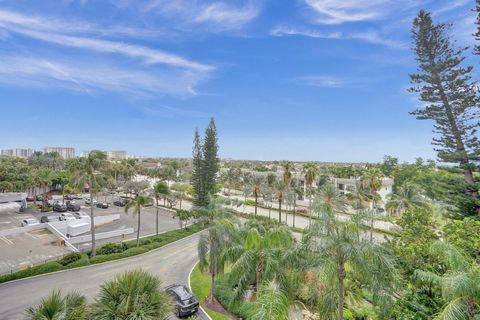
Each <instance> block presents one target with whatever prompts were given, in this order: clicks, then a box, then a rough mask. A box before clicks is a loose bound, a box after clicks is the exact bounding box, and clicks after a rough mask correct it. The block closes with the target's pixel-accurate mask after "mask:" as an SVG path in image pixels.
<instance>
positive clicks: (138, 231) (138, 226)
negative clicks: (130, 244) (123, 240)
mask: <svg viewBox="0 0 480 320" xmlns="http://www.w3.org/2000/svg"><path fill="white" fill-rule="evenodd" d="M139 245H140V208H138V223H137V247H138V246H139Z"/></svg>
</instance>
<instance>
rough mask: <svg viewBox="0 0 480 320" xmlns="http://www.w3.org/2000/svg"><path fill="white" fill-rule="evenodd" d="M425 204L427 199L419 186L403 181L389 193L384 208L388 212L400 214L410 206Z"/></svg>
mask: <svg viewBox="0 0 480 320" xmlns="http://www.w3.org/2000/svg"><path fill="white" fill-rule="evenodd" d="M426 204H427V200H426V198H425V197H424V196H423V192H422V190H421V189H420V187H418V186H417V185H415V184H411V183H405V184H404V185H402V186H400V187H398V188H397V190H396V191H395V192H394V193H392V194H391V195H390V199H389V200H388V202H387V205H386V209H387V211H389V212H392V211H396V212H398V213H400V214H401V213H403V212H405V211H406V210H408V209H410V208H412V207H423V206H425V205H426Z"/></svg>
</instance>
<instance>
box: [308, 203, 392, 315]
mask: <svg viewBox="0 0 480 320" xmlns="http://www.w3.org/2000/svg"><path fill="white" fill-rule="evenodd" d="M314 208H322V209H323V210H322V211H321V212H319V214H320V219H319V220H318V221H317V223H315V224H313V225H312V226H311V227H309V228H308V230H307V233H306V235H305V236H304V239H303V245H304V247H305V248H308V250H311V251H312V252H313V253H314V256H316V259H317V261H318V262H317V264H318V267H319V274H321V275H322V277H321V280H322V286H323V287H324V290H323V294H322V295H321V297H320V299H321V302H320V306H319V309H320V310H319V311H320V313H321V314H325V315H332V314H336V316H337V319H339V320H342V319H343V312H344V307H345V293H346V289H345V282H346V280H347V278H348V277H349V272H348V269H351V270H352V271H351V272H352V273H354V275H355V281H359V282H360V283H361V285H362V287H363V288H366V289H370V295H371V302H373V303H386V302H388V300H389V299H390V298H389V297H391V294H392V292H393V288H394V286H395V283H396V280H397V278H398V276H397V273H396V269H395V263H394V259H393V256H392V255H391V254H390V253H389V252H388V251H387V250H386V248H385V247H383V246H381V245H377V244H375V243H373V242H370V241H367V240H365V239H364V238H363V237H362V235H361V224H362V219H363V216H361V215H359V214H357V215H354V216H353V217H352V218H351V219H350V220H349V221H347V222H343V221H339V220H338V219H337V218H336V215H335V213H334V211H333V207H332V206H328V205H327V206H325V205H323V204H322V205H317V206H315V205H314ZM347 267H348V269H347ZM335 305H336V308H335V307H334V306H335ZM335 309H336V310H335Z"/></svg>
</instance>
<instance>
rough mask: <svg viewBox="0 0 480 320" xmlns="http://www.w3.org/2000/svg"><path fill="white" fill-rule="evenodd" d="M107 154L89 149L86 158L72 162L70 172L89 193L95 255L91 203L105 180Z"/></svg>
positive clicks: (93, 231) (93, 234) (93, 230)
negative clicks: (85, 186) (86, 186)
mask: <svg viewBox="0 0 480 320" xmlns="http://www.w3.org/2000/svg"><path fill="white" fill-rule="evenodd" d="M108 165H109V163H108V161H107V154H106V153H105V152H102V151H98V150H94V151H91V152H90V153H89V154H88V156H87V157H86V158H79V159H78V160H77V161H76V162H75V163H73V164H72V167H71V168H70V169H71V171H72V172H71V174H72V180H73V181H74V182H75V183H76V185H77V186H82V187H83V186H84V185H85V184H88V186H89V193H90V232H91V234H92V252H91V255H92V256H95V255H96V253H97V251H96V243H95V214H94V208H95V206H94V205H93V196H94V195H95V194H96V192H97V191H98V190H99V189H100V188H101V185H102V183H103V182H105V173H106V172H107V170H108Z"/></svg>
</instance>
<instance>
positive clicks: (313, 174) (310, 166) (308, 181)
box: [303, 162, 320, 225]
mask: <svg viewBox="0 0 480 320" xmlns="http://www.w3.org/2000/svg"><path fill="white" fill-rule="evenodd" d="M319 174H320V169H319V168H318V166H317V164H316V163H315V162H307V163H305V164H303V175H304V177H305V187H306V191H307V195H308V224H309V225H311V224H312V195H313V192H312V191H313V190H312V186H313V183H314V182H315V179H316V178H317V176H318V175H319Z"/></svg>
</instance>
